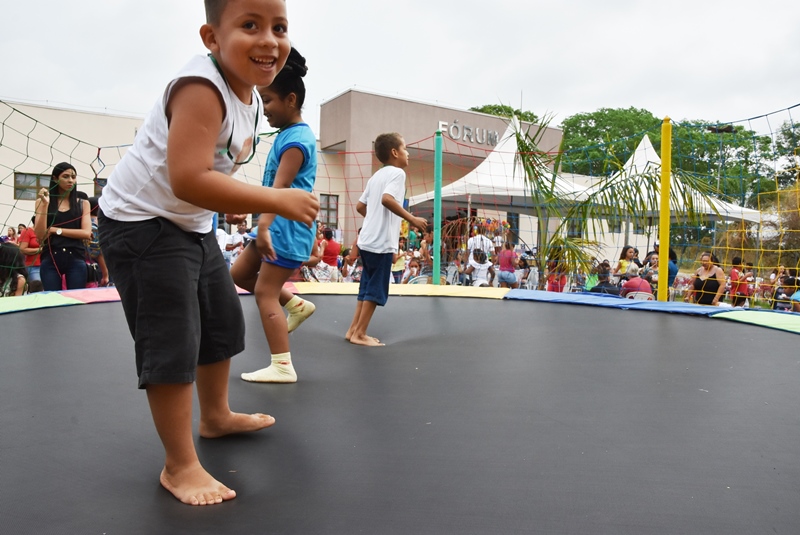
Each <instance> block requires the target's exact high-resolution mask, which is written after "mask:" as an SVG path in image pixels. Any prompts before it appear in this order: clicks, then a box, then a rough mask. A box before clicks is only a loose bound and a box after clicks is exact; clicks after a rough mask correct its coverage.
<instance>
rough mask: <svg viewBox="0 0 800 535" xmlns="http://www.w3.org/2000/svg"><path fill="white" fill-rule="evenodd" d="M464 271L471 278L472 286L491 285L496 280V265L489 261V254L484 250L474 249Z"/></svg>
mask: <svg viewBox="0 0 800 535" xmlns="http://www.w3.org/2000/svg"><path fill="white" fill-rule="evenodd" d="M463 273H464V275H467V276H469V277H470V278H471V280H472V286H491V285H492V282H494V267H493V266H492V263H491V262H489V256H488V255H487V254H486V253H485V252H483V251H479V250H475V251H473V253H472V256H471V257H470V259H469V263H468V265H467V268H466V269H464V270H463Z"/></svg>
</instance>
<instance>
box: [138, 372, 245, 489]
mask: <svg viewBox="0 0 800 535" xmlns="http://www.w3.org/2000/svg"><path fill="white" fill-rule="evenodd" d="M147 401H148V402H149V403H150V412H151V413H152V415H153V423H155V426H156V431H157V432H158V436H159V437H160V438H161V443H162V444H163V445H164V452H165V461H164V469H163V470H162V471H161V477H160V481H161V485H162V486H163V487H164V488H165V489H167V490H168V491H170V492H171V493H172V495H173V496H175V497H176V498H177V499H179V500H180V501H181V502H183V503H186V504H189V505H213V504H217V503H222V501H223V500H232V499H233V498H235V497H236V492H234V491H233V490H232V489H229V488H228V487H226V486H225V485H223V484H222V483H220V482H219V481H217V480H216V479H214V478H213V477H211V474H209V473H208V472H206V471H205V469H204V468H203V467H202V466H201V465H200V461H199V459H198V458H197V452H196V451H195V449H194V440H193V438H192V384H191V383H181V384H164V385H148V386H147Z"/></svg>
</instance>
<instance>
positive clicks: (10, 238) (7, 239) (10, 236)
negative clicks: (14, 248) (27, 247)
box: [3, 227, 19, 245]
mask: <svg viewBox="0 0 800 535" xmlns="http://www.w3.org/2000/svg"><path fill="white" fill-rule="evenodd" d="M3 243H10V244H12V245H19V238H18V236H17V229H15V228H14V227H8V231H7V233H6V235H5V236H3Z"/></svg>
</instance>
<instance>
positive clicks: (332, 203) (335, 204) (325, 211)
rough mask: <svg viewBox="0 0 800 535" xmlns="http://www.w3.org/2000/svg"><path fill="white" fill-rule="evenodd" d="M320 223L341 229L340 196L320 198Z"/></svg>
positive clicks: (323, 195) (324, 195) (323, 194)
mask: <svg viewBox="0 0 800 535" xmlns="http://www.w3.org/2000/svg"><path fill="white" fill-rule="evenodd" d="M319 221H320V222H321V223H322V224H323V226H325V227H328V228H331V229H336V228H339V196H338V195H327V194H325V193H322V194H320V196H319Z"/></svg>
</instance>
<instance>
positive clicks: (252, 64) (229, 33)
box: [200, 0, 291, 103]
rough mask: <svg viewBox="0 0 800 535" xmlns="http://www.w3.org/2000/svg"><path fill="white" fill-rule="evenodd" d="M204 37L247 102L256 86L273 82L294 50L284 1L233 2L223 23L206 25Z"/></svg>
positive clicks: (204, 26) (228, 78)
mask: <svg viewBox="0 0 800 535" xmlns="http://www.w3.org/2000/svg"><path fill="white" fill-rule="evenodd" d="M200 35H201V36H202V38H203V43H204V44H205V45H206V48H208V49H209V50H210V51H211V53H212V54H213V55H214V57H215V58H216V60H217V62H218V63H219V65H220V67H221V68H222V71H223V72H224V73H225V77H226V79H227V80H228V84H229V85H230V86H231V89H232V90H233V91H234V93H236V95H237V96H238V97H239V99H240V100H241V101H242V102H245V103H249V102H250V97H251V92H252V90H253V87H254V86H256V85H263V86H268V85H270V84H271V83H272V81H273V80H274V79H275V76H276V75H277V74H278V73H279V72H280V70H281V69H283V66H284V65H285V64H286V58H288V57H289V51H290V50H291V43H290V42H289V22H288V19H287V17H286V3H285V2H284V1H283V0H229V1H228V3H227V5H226V6H225V9H224V10H223V11H222V15H221V17H220V21H219V24H218V25H211V24H204V25H203V27H202V28H200Z"/></svg>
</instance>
